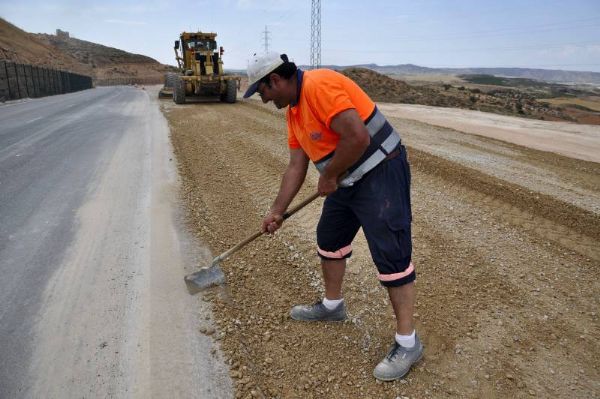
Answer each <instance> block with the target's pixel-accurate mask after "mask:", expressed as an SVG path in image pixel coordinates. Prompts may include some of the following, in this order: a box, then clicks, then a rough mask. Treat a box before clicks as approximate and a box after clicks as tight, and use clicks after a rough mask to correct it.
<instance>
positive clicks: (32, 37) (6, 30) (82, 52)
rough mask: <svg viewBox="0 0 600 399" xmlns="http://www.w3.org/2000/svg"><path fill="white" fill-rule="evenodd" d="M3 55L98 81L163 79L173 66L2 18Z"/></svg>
mask: <svg viewBox="0 0 600 399" xmlns="http://www.w3.org/2000/svg"><path fill="white" fill-rule="evenodd" d="M0 59H4V60H10V61H15V62H19V63H24V64H31V65H38V66H45V67H51V68H56V69H62V70H66V71H71V72H76V73H80V74H83V75H87V76H91V77H92V78H93V79H94V81H95V82H96V83H100V84H102V83H105V82H108V81H110V80H115V79H121V80H124V81H126V80H129V81H133V82H140V83H142V82H148V83H150V82H162V80H163V76H164V73H165V72H166V71H169V70H171V69H172V68H173V67H171V66H168V65H163V64H161V63H159V62H158V61H156V60H155V59H153V58H150V57H147V56H144V55H141V54H132V53H128V52H126V51H123V50H119V49H116V48H113V47H107V46H103V45H101V44H97V43H92V42H88V41H85V40H80V39H76V38H73V37H70V35H69V33H68V32H62V31H57V35H48V34H32V33H28V32H25V31H23V30H21V29H19V28H18V27H16V26H14V25H12V24H11V23H9V22H7V21H5V20H4V19H1V18H0Z"/></svg>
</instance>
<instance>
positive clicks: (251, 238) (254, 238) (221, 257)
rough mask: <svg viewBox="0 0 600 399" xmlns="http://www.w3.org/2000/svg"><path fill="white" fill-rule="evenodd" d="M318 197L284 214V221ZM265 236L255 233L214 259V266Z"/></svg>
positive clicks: (307, 199)
mask: <svg viewBox="0 0 600 399" xmlns="http://www.w3.org/2000/svg"><path fill="white" fill-rule="evenodd" d="M318 197H319V193H314V194H313V195H311V196H310V197H308V198H306V199H305V200H304V201H302V202H300V203H299V204H298V205H296V206H295V207H293V208H292V209H290V210H288V211H287V212H286V213H284V214H283V220H286V219H287V218H289V217H290V216H292V215H293V214H294V213H296V212H298V211H299V210H300V209H302V208H304V207H305V206H306V205H308V204H310V203H311V202H313V201H314V200H315V199H317V198H318ZM263 234H264V233H263V232H262V231H258V232H256V233H254V234H253V235H251V236H250V237H248V238H246V239H244V240H243V241H240V242H239V243H237V244H236V245H235V246H233V247H232V248H230V249H228V250H227V251H225V252H223V253H222V254H221V255H219V256H217V257H216V258H215V259H213V264H215V263H217V262H220V261H222V260H225V259H227V258H228V257H229V255H231V254H233V253H235V252H237V250H238V249H240V248H242V247H244V246H246V244H248V243H250V242H252V241H254V240H256V239H257V238H258V237H260V236H262V235H263Z"/></svg>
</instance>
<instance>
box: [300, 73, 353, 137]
mask: <svg viewBox="0 0 600 399" xmlns="http://www.w3.org/2000/svg"><path fill="white" fill-rule="evenodd" d="M307 86H308V87H306V89H307V93H306V94H307V96H306V97H307V100H308V102H309V103H310V106H311V108H312V110H313V113H315V114H316V115H318V117H319V119H320V120H321V121H322V122H323V124H325V126H327V128H328V129H330V128H331V120H332V119H333V118H334V117H335V116H336V115H337V114H339V113H340V112H342V111H345V110H347V109H352V108H356V106H355V105H354V104H353V103H352V101H351V100H350V96H349V94H348V92H347V91H346V90H345V89H344V87H343V86H342V85H341V83H340V82H339V81H338V80H337V79H336V80H326V79H322V80H319V82H318V83H317V82H311V84H310V85H307Z"/></svg>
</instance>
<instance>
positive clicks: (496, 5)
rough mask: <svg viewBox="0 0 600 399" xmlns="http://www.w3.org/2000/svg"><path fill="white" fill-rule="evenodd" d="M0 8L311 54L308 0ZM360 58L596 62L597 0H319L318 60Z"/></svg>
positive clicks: (116, 33)
mask: <svg viewBox="0 0 600 399" xmlns="http://www.w3.org/2000/svg"><path fill="white" fill-rule="evenodd" d="M0 17H2V18H4V19H6V20H7V21H9V22H10V23H12V24H14V25H16V26H18V27H19V28H21V29H23V30H25V31H27V32H32V33H55V31H56V29H57V28H59V29H62V30H65V31H68V32H69V33H70V35H71V36H72V37H76V38H78V39H82V40H88V41H91V42H95V43H99V44H103V45H106V46H110V47H116V48H119V49H122V50H125V51H129V52H133V53H137V54H144V55H147V56H150V57H152V58H154V59H156V60H158V61H159V62H161V63H165V64H171V65H175V64H176V62H175V59H174V54H173V42H174V40H176V39H178V38H179V34H180V33H181V32H182V31H197V30H201V31H210V32H216V33H217V35H218V36H217V41H218V42H219V45H220V46H223V47H224V49H225V54H224V63H225V67H226V68H228V69H244V68H246V65H247V62H248V60H249V59H250V57H251V56H252V54H253V53H260V52H264V51H265V49H266V47H267V46H265V35H266V36H267V38H268V41H267V45H268V49H269V51H278V52H281V53H287V54H288V56H289V57H290V59H292V60H293V61H295V62H296V63H297V64H300V65H303V64H310V49H311V40H310V38H311V1H309V0H293V1H292V0H277V1H275V0H263V1H258V0H219V1H215V0H212V1H205V0H196V1H179V0H177V1H166V0H144V1H140V0H104V1H91V0H90V1H83V0H44V1H41V0H19V1H16V0H0ZM265 30H266V31H267V33H266V34H265ZM366 63H376V64H379V65H396V64H415V65H420V66H425V67H431V68H438V67H447V68H460V67H521V68H543V69H562V70H573V71H594V72H600V0H560V1H555V0H545V1H542V0H540V1H537V0H536V1H534V0H531V1H528V0H519V1H516V0H502V1H500V0H497V1H491V0H477V1H475V0H438V1H435V0H411V1H408V0H397V1H355V0H322V1H321V64H322V65H329V64H336V65H356V64H366Z"/></svg>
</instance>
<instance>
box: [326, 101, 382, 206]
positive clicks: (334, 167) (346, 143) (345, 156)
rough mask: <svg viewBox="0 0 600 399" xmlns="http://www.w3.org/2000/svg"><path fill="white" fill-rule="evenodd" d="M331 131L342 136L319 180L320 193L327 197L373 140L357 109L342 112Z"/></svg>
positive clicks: (336, 117)
mask: <svg viewBox="0 0 600 399" xmlns="http://www.w3.org/2000/svg"><path fill="white" fill-rule="evenodd" d="M331 129H332V130H333V131H334V132H336V133H337V134H339V135H340V141H339V142H338V145H337V147H336V149H335V154H334V155H333V158H331V161H330V162H329V164H328V165H327V167H326V168H325V171H324V173H323V175H322V176H321V178H320V179H319V193H321V195H327V194H330V193H332V192H333V191H335V189H336V188H337V180H338V179H339V177H340V176H341V175H342V174H343V173H344V172H345V171H346V170H348V168H349V167H350V166H352V165H353V164H354V163H355V162H356V161H358V159H359V158H360V157H361V156H362V154H363V153H364V152H365V150H366V149H367V147H368V146H369V143H370V141H371V138H370V137H369V131H368V130H367V127H366V126H365V124H364V122H363V121H362V119H361V118H360V115H358V112H356V110H355V109H348V110H345V111H342V112H340V113H339V114H338V115H336V116H335V117H334V118H333V119H332V121H331Z"/></svg>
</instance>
